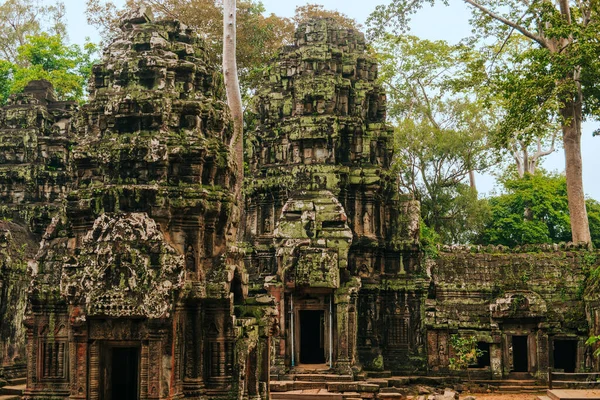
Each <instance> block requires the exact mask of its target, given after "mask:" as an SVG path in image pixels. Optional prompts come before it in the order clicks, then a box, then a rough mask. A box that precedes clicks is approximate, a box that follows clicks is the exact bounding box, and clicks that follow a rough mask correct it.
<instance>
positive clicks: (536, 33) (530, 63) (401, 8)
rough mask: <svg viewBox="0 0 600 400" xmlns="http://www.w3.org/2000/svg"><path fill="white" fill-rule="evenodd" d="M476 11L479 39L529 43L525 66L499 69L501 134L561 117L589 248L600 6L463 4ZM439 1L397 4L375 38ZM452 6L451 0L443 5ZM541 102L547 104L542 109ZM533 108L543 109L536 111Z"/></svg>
mask: <svg viewBox="0 0 600 400" xmlns="http://www.w3.org/2000/svg"><path fill="white" fill-rule="evenodd" d="M463 1H464V2H465V3H466V4H468V5H469V6H470V7H471V9H472V11H473V19H472V23H473V24H474V28H475V30H476V31H477V33H478V34H479V36H480V37H490V36H491V37H495V38H496V39H498V41H499V42H502V41H504V40H507V38H508V37H510V36H511V35H513V34H517V35H521V36H522V37H523V38H524V39H526V40H528V42H529V44H530V46H529V47H528V49H527V50H525V51H523V53H522V54H521V55H520V57H519V59H518V60H516V61H518V62H519V63H520V66H521V67H520V68H518V69H514V70H513V69H511V70H508V71H506V70H505V71H496V73H497V74H499V76H500V79H504V85H505V87H506V89H507V90H506V93H507V94H508V95H510V98H507V99H506V100H507V105H508V107H507V118H506V121H505V129H504V132H506V133H509V134H512V133H514V132H516V131H522V130H523V129H526V128H527V127H530V126H532V124H534V123H535V122H536V121H539V120H540V118H543V117H546V118H552V117H557V118H558V119H559V122H560V125H561V131H562V139H563V148H564V153H565V163H566V169H565V170H566V179H567V193H568V202H569V214H570V216H571V230H572V239H573V241H574V242H586V243H590V240H591V238H590V230H589V224H588V218H587V213H586V207H585V196H584V191H583V180H582V160H581V122H582V120H583V119H584V117H594V118H598V116H599V115H600V90H598V89H597V85H596V80H597V76H598V72H599V70H600V42H599V41H598V40H597V38H598V36H599V34H600V21H599V20H598V16H599V11H600V3H598V2H597V1H592V0H577V1H569V0H556V1H552V0H539V1H534V2H529V1H518V0H493V1H492V0H479V1H476V0H463ZM434 2H435V0H416V1H407V0H392V1H391V3H389V4H388V5H383V6H378V7H377V8H376V11H375V12H374V13H373V14H372V15H371V16H370V17H369V23H370V26H371V32H372V34H375V35H377V34H381V33H382V32H383V30H384V29H385V27H386V26H389V25H390V23H391V24H392V25H393V26H394V27H395V28H399V29H406V27H407V23H408V21H409V20H410V15H411V14H413V13H415V12H416V11H417V10H418V9H419V8H421V7H422V6H423V5H424V4H426V3H428V4H434ZM442 2H443V3H444V4H448V1H447V0H442ZM540 105H542V106H543V107H541V108H540ZM531 110H541V111H543V112H534V113H531V112H530V111H531Z"/></svg>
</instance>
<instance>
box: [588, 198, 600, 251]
mask: <svg viewBox="0 0 600 400" xmlns="http://www.w3.org/2000/svg"><path fill="white" fill-rule="evenodd" d="M585 206H586V208H587V213H588V221H589V223H590V235H591V236H592V243H593V244H594V247H596V248H600V202H598V201H596V200H594V199H587V200H586V201H585Z"/></svg>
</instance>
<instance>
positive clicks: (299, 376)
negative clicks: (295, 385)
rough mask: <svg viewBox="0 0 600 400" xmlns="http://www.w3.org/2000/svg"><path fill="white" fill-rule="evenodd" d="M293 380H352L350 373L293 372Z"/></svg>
mask: <svg viewBox="0 0 600 400" xmlns="http://www.w3.org/2000/svg"><path fill="white" fill-rule="evenodd" d="M293 378H294V380H295V381H311V382H314V381H318V382H352V381H353V380H354V377H353V376H352V375H337V374H295V375H293Z"/></svg>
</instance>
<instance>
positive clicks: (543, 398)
mask: <svg viewBox="0 0 600 400" xmlns="http://www.w3.org/2000/svg"><path fill="white" fill-rule="evenodd" d="M537 400H552V399H551V398H550V397H548V396H546V395H541V396H538V397H537Z"/></svg>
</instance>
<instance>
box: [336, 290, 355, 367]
mask: <svg viewBox="0 0 600 400" xmlns="http://www.w3.org/2000/svg"><path fill="white" fill-rule="evenodd" d="M334 304H335V321H336V322H337V324H336V329H337V332H336V334H335V335H334V337H335V338H336V339H337V342H336V344H337V348H336V350H337V352H336V353H337V357H336V358H335V368H336V369H337V371H338V372H339V373H340V374H351V373H352V368H351V365H350V358H349V354H350V352H349V334H350V332H349V324H348V322H349V305H350V295H349V294H348V293H347V292H346V291H345V290H344V291H341V290H337V291H336V293H335V295H334Z"/></svg>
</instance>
